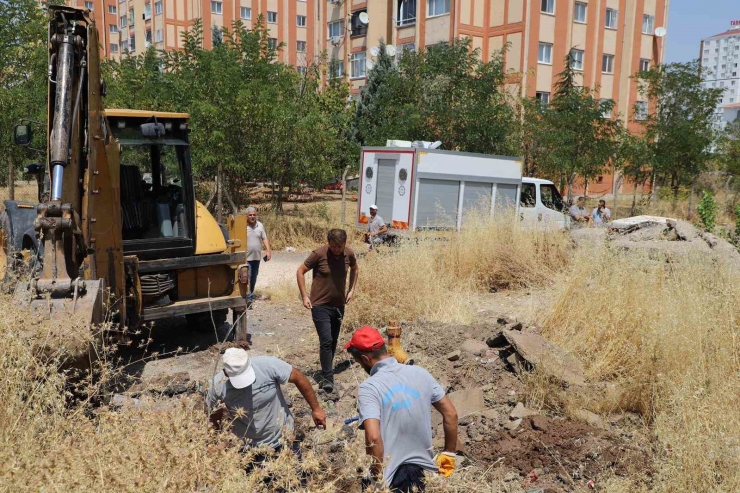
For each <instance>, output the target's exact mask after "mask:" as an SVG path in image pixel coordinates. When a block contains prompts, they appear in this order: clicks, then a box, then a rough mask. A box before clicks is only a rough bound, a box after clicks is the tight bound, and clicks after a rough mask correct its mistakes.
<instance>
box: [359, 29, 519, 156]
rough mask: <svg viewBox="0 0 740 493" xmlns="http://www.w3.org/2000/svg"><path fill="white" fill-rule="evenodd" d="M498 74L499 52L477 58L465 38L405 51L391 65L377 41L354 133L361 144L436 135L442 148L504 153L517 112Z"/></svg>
mask: <svg viewBox="0 0 740 493" xmlns="http://www.w3.org/2000/svg"><path fill="white" fill-rule="evenodd" d="M505 76H506V74H505V70H504V63H503V54H502V53H497V54H495V55H494V56H493V57H492V59H491V60H490V61H482V60H481V59H480V50H477V49H476V50H473V49H472V45H471V41H470V39H468V38H465V39H463V40H460V41H454V42H453V43H451V44H439V45H435V46H432V47H430V48H428V49H427V50H423V51H419V52H404V53H403V54H402V56H401V59H400V61H399V63H398V64H397V65H394V62H393V59H392V57H390V56H389V55H388V54H387V53H386V52H385V45H384V44H383V43H381V45H380V54H379V56H378V60H377V63H376V64H375V67H374V68H373V69H372V70H371V71H370V74H369V76H368V82H367V84H366V86H365V87H364V88H363V90H362V92H361V96H360V101H359V103H358V105H357V111H356V113H355V119H354V122H353V126H352V129H353V136H354V138H355V139H356V140H357V141H358V142H359V143H361V144H362V145H385V141H386V140H388V139H401V140H427V141H436V140H440V141H442V143H443V146H444V148H445V149H454V150H460V151H467V152H482V153H497V154H505V153H507V150H508V145H509V140H508V139H509V137H510V135H511V134H512V130H513V129H514V128H515V122H516V116H517V115H516V111H515V107H514V105H513V104H509V103H510V102H511V101H509V99H510V98H508V97H507V94H506V92H505V91H504V90H503V87H504V83H505Z"/></svg>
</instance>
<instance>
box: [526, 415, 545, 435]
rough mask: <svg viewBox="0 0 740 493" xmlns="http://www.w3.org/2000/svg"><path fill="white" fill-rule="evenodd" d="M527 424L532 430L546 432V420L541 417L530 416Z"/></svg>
mask: <svg viewBox="0 0 740 493" xmlns="http://www.w3.org/2000/svg"><path fill="white" fill-rule="evenodd" d="M529 424H530V425H531V426H532V429H533V430H537V431H542V432H546V431H547V425H548V423H547V419H546V418H544V417H543V416H532V417H531V418H529Z"/></svg>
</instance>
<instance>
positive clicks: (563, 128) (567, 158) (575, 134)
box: [540, 52, 619, 198]
mask: <svg viewBox="0 0 740 493" xmlns="http://www.w3.org/2000/svg"><path fill="white" fill-rule="evenodd" d="M578 77H579V74H578V73H577V72H576V71H575V70H574V69H573V58H572V52H571V53H568V55H566V57H565V68H564V69H563V71H562V72H561V73H559V74H558V78H557V82H556V83H555V94H554V97H553V100H552V103H551V104H550V107H549V108H548V110H547V111H545V112H544V118H543V119H542V120H543V123H544V125H543V128H541V129H540V132H541V139H542V140H541V143H542V145H543V147H544V148H545V151H544V152H543V153H542V156H541V160H540V163H541V168H542V170H543V171H544V172H545V174H549V175H550V176H553V177H559V178H560V183H561V187H562V185H564V184H567V185H568V198H572V190H573V184H574V182H575V179H576V177H581V178H583V179H584V180H585V181H586V183H588V181H589V180H592V179H594V178H595V177H596V176H598V175H599V174H601V173H602V171H603V169H604V167H605V166H606V165H607V164H608V163H609V162H610V161H611V159H612V158H613V155H614V142H615V139H616V136H617V132H618V129H619V122H618V121H617V120H616V119H612V118H606V117H605V116H604V115H605V114H608V113H611V111H612V110H613V109H614V103H613V102H612V101H608V100H607V101H599V100H598V99H596V97H595V91H594V89H591V88H588V87H582V86H580V85H579V84H578V81H577V78H578Z"/></svg>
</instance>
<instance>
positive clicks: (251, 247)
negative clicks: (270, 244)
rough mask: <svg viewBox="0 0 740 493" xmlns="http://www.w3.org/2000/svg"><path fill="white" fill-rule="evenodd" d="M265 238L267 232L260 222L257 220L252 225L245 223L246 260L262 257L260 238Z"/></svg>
mask: <svg viewBox="0 0 740 493" xmlns="http://www.w3.org/2000/svg"><path fill="white" fill-rule="evenodd" d="M266 239H267V233H266V232H265V227H264V226H262V223H261V222H259V221H257V224H255V225H254V227H252V226H250V225H249V223H247V260H248V261H249V260H259V259H261V258H262V240H266Z"/></svg>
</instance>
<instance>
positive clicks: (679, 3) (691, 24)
mask: <svg viewBox="0 0 740 493" xmlns="http://www.w3.org/2000/svg"><path fill="white" fill-rule="evenodd" d="M670 2H671V3H670V7H669V10H668V35H667V36H666V38H667V42H666V49H665V61H666V63H672V62H688V61H689V60H693V59H694V58H698V57H699V43H700V42H701V40H702V38H707V37H709V36H713V35H715V34H719V33H721V32H723V31H726V30H727V29H729V28H730V21H731V20H740V0H670ZM656 27H658V26H656Z"/></svg>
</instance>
